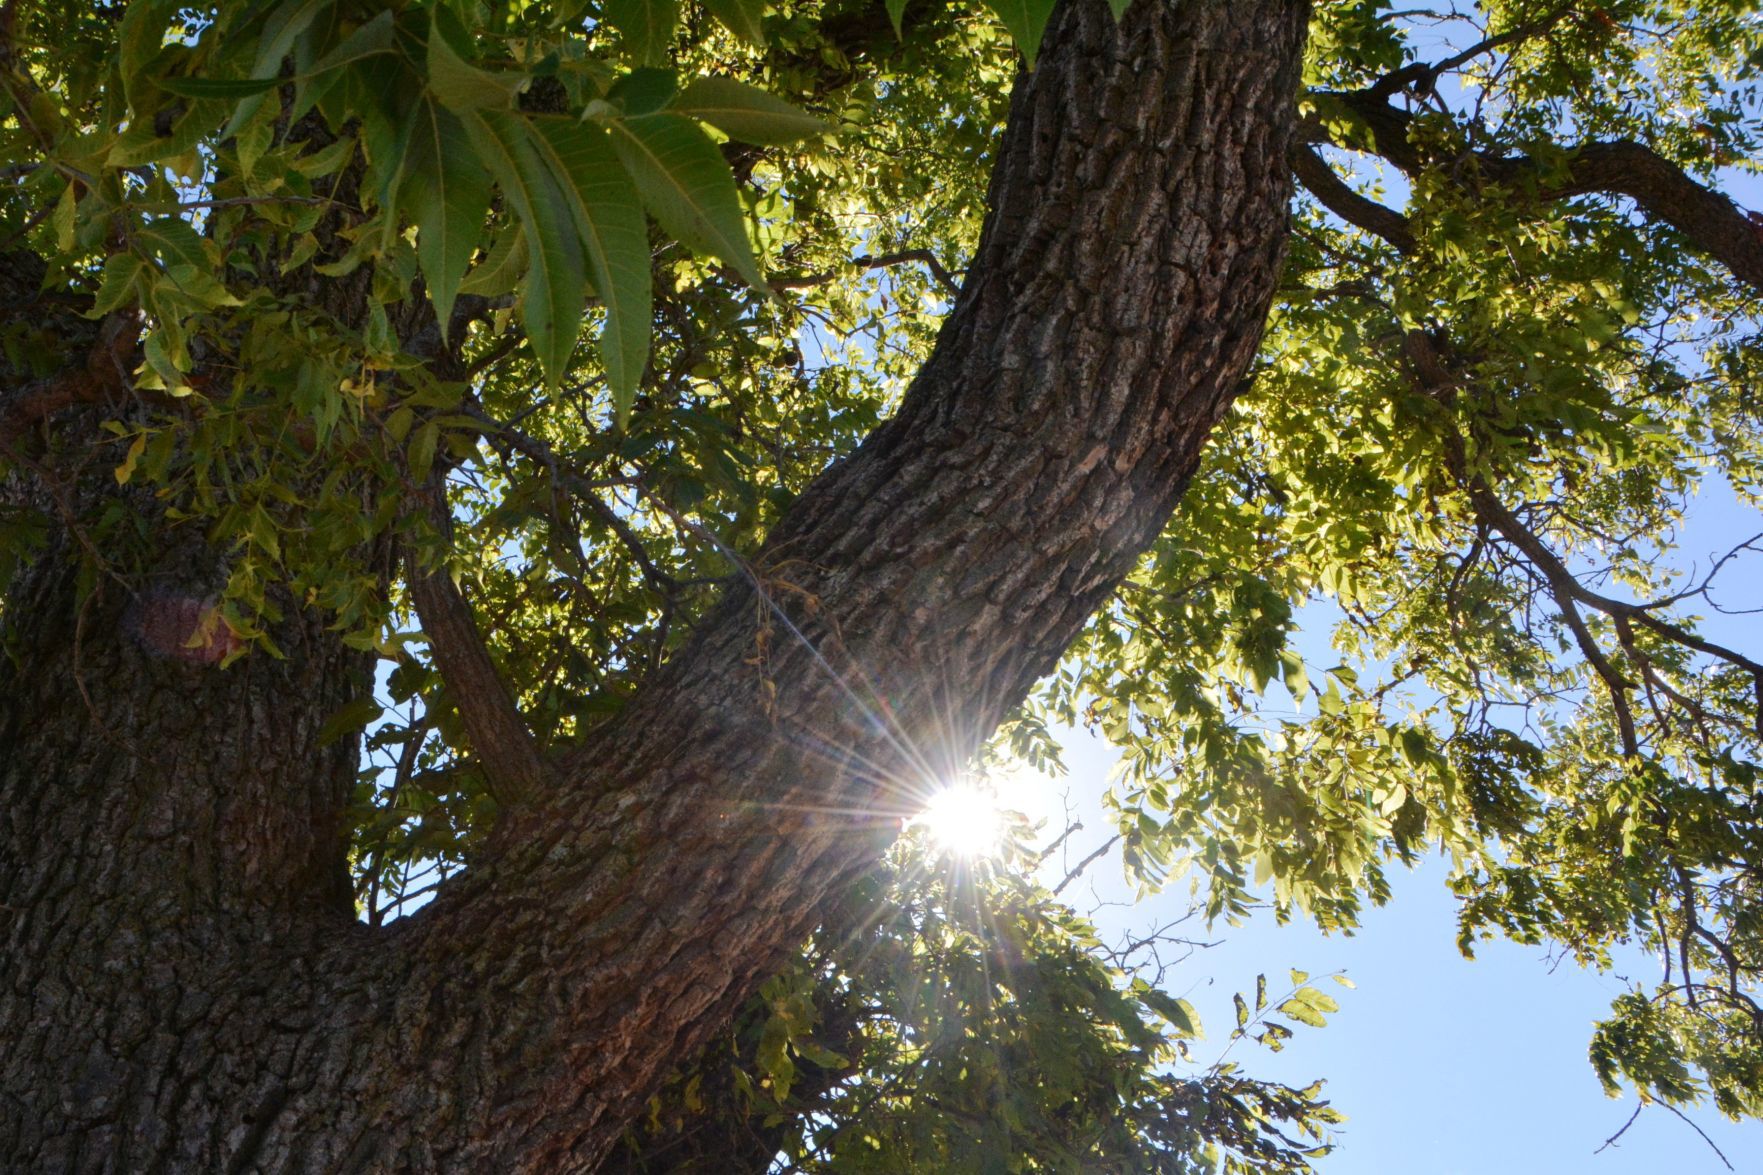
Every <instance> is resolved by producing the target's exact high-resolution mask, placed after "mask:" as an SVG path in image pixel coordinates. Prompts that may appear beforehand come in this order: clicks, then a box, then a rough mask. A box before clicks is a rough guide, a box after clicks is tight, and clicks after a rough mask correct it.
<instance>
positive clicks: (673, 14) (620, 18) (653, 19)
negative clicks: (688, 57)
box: [606, 0, 679, 65]
mask: <svg viewBox="0 0 1763 1175" xmlns="http://www.w3.org/2000/svg"><path fill="white" fill-rule="evenodd" d="M606 23H608V24H610V25H611V26H612V27H613V28H615V29H617V30H618V35H619V36H620V37H621V38H623V41H624V50H625V55H626V56H628V57H629V58H630V59H631V60H632V61H636V62H639V63H640V64H643V65H660V64H661V63H662V62H664V61H666V60H667V56H668V53H669V51H670V50H671V49H672V48H673V37H674V30H675V29H677V28H678V27H679V0H606Z"/></svg>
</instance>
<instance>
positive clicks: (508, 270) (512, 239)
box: [459, 224, 528, 298]
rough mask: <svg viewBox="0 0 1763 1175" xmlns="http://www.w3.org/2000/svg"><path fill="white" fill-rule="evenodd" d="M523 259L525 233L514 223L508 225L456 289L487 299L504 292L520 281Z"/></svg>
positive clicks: (525, 265) (524, 265)
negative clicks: (487, 252)
mask: <svg viewBox="0 0 1763 1175" xmlns="http://www.w3.org/2000/svg"><path fill="white" fill-rule="evenodd" d="M527 261H528V259H527V252H526V234H525V233H524V232H522V231H521V228H520V226H519V225H518V224H516V225H511V226H509V227H508V228H507V229H505V230H503V232H502V234H501V236H499V237H498V238H497V239H496V243H495V245H494V246H492V247H491V249H490V252H489V255H488V256H486V257H485V258H484V259H483V260H482V261H480V262H478V264H477V267H476V268H474V269H473V270H472V271H471V273H470V275H469V276H467V277H466V279H465V280H464V281H463V282H461V283H460V286H459V292H460V293H462V294H481V295H483V296H484V297H490V298H493V297H495V296H496V295H497V294H506V293H507V292H508V291H510V290H512V289H513V288H514V287H515V286H517V285H519V284H520V275H521V274H523V273H525V272H526V267H527Z"/></svg>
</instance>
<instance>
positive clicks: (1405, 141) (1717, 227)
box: [1306, 90, 1763, 290]
mask: <svg viewBox="0 0 1763 1175" xmlns="http://www.w3.org/2000/svg"><path fill="white" fill-rule="evenodd" d="M1317 97H1318V98H1321V99H1325V100H1331V101H1333V102H1336V103H1339V104H1340V105H1341V106H1342V107H1344V108H1345V109H1346V110H1347V111H1348V112H1350V113H1351V114H1352V115H1353V116H1354V117H1355V118H1357V119H1358V120H1359V121H1360V123H1361V124H1363V126H1364V127H1365V128H1366V129H1367V130H1368V131H1370V132H1371V136H1372V142H1373V150H1375V151H1376V153H1377V154H1378V155H1379V156H1381V157H1382V158H1384V159H1387V160H1388V161H1389V162H1391V163H1393V164H1394V165H1395V166H1397V167H1398V168H1400V169H1402V170H1403V171H1404V172H1407V173H1408V174H1409V175H1418V174H1419V173H1420V172H1422V171H1423V170H1426V169H1428V168H1432V167H1444V168H1447V169H1451V170H1453V172H1454V173H1455V174H1460V175H1476V176H1479V178H1480V179H1482V180H1484V181H1487V182H1491V183H1495V184H1498V185H1500V186H1501V187H1503V188H1508V189H1512V190H1515V191H1517V192H1519V193H1521V194H1526V195H1529V196H1532V197H1534V198H1535V199H1538V200H1545V201H1547V200H1560V199H1566V198H1568V197H1571V196H1583V195H1587V194H1590V193H1593V192H1603V193H1607V194H1610V195H1619V196H1627V197H1628V198H1630V199H1632V200H1633V201H1634V202H1635V203H1636V204H1638V205H1639V206H1640V208H1641V210H1642V211H1644V212H1645V213H1646V214H1647V215H1648V216H1650V217H1652V218H1653V219H1654V220H1657V221H1660V222H1662V223H1664V224H1668V225H1670V226H1671V227H1672V228H1675V229H1676V230H1677V231H1679V232H1681V233H1683V234H1684V236H1686V237H1688V238H1689V239H1690V241H1691V242H1692V243H1694V244H1695V246H1696V247H1697V248H1698V249H1700V250H1702V251H1703V252H1704V253H1706V254H1708V255H1709V256H1710V257H1713V258H1714V259H1715V260H1716V261H1719V262H1720V263H1721V264H1723V265H1725V266H1726V267H1727V268H1728V269H1730V270H1731V271H1732V273H1733V275H1734V276H1735V277H1737V278H1739V279H1740V280H1741V281H1744V282H1746V283H1748V284H1750V285H1751V286H1753V287H1755V288H1756V289H1758V290H1763V226H1760V225H1759V223H1758V222H1757V221H1754V220H1752V219H1751V218H1750V217H1749V216H1747V215H1746V213H1745V212H1744V210H1742V209H1741V208H1740V207H1739V206H1738V205H1737V204H1735V203H1733V201H1732V200H1730V199H1728V198H1727V197H1726V196H1724V195H1722V194H1721V193H1720V192H1717V191H1715V190H1713V189H1712V188H1709V187H1706V186H1704V185H1702V184H1700V183H1697V182H1696V181H1695V180H1694V179H1691V178H1690V176H1689V175H1688V174H1686V173H1685V172H1684V171H1683V170H1682V169H1681V168H1679V167H1678V166H1677V165H1676V164H1673V163H1672V162H1671V161H1670V160H1668V159H1666V158H1665V157H1664V156H1662V155H1660V154H1659V153H1658V152H1656V151H1653V150H1651V149H1650V148H1648V147H1645V146H1643V145H1641V144H1640V143H1636V142H1632V141H1630V140H1626V139H1618V140H1614V141H1610V142H1589V143H1582V144H1578V145H1576V146H1568V147H1566V148H1564V149H1563V151H1562V154H1561V157H1560V158H1559V160H1558V161H1543V160H1540V159H1537V158H1535V157H1533V156H1529V155H1497V154H1494V153H1492V152H1489V151H1468V152H1465V153H1464V154H1463V155H1461V156H1455V157H1451V158H1437V157H1434V156H1432V155H1430V154H1429V153H1428V152H1427V151H1426V150H1424V149H1423V148H1422V147H1421V146H1420V145H1418V144H1417V143H1416V142H1415V141H1414V140H1413V138H1412V137H1411V135H1410V133H1409V132H1410V128H1411V127H1412V125H1413V121H1414V119H1413V116H1412V115H1410V114H1409V113H1408V112H1406V111H1404V110H1400V109H1398V108H1396V107H1395V106H1392V105H1390V103H1389V102H1388V101H1386V100H1385V98H1384V96H1383V95H1381V94H1378V93H1375V92H1373V91H1367V90H1360V91H1351V92H1328V93H1321V94H1318V95H1317ZM1308 138H1309V139H1310V141H1312V142H1323V141H1327V135H1326V132H1325V131H1324V129H1323V126H1322V124H1321V122H1320V121H1315V122H1312V124H1311V125H1310V127H1309V129H1308ZM1341 145H1342V146H1348V147H1351V146H1353V145H1354V144H1350V143H1343V144H1341ZM1466 161H1467V162H1470V163H1473V164H1474V166H1473V168H1469V169H1464V168H1461V167H1454V166H1453V165H1457V164H1460V163H1462V162H1466ZM1306 186H1309V183H1308V181H1306ZM1312 190H1314V189H1312ZM1317 195H1318V198H1319V199H1321V198H1322V194H1321V193H1320V192H1319V193H1317ZM1355 223H1356V222H1355ZM1364 227H1369V226H1364ZM1372 231H1377V230H1375V229H1373V230H1372ZM1380 235H1382V234H1380Z"/></svg>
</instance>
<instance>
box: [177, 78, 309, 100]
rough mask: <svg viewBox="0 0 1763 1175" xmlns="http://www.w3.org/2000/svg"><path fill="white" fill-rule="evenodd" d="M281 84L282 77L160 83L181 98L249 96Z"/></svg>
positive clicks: (189, 79) (184, 80)
mask: <svg viewBox="0 0 1763 1175" xmlns="http://www.w3.org/2000/svg"><path fill="white" fill-rule="evenodd" d="M280 84H281V79H280V78H160V79H159V83H158V85H159V88H160V89H162V90H164V91H165V92H166V93H168V94H176V95H177V96H178V97H180V98H249V97H251V96H252V95H254V94H261V93H263V92H264V91H265V90H270V89H273V88H275V87H276V86H277V85H280Z"/></svg>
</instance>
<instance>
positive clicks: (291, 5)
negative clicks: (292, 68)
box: [251, 0, 332, 78]
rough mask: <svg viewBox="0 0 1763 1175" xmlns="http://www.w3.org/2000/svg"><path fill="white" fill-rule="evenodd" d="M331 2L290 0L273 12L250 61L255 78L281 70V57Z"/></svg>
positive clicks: (264, 25)
mask: <svg viewBox="0 0 1763 1175" xmlns="http://www.w3.org/2000/svg"><path fill="white" fill-rule="evenodd" d="M331 2H332V0H288V2H287V3H286V4H283V5H282V6H281V7H280V8H278V9H276V10H275V11H274V12H273V13H271V14H270V16H269V19H268V20H266V21H265V22H264V24H263V34H262V36H261V37H260V38H259V39H258V42H257V57H256V59H255V60H254V61H253V62H252V63H251V76H252V77H254V78H273V77H275V76H276V74H278V73H280V72H281V68H282V58H284V57H286V56H287V55H288V51H289V50H291V49H292V48H293V47H294V42H295V41H297V40H299V39H300V34H301V33H303V32H305V31H306V27H307V26H308V25H310V24H311V23H312V22H313V20H314V18H316V17H317V16H318V14H319V13H320V12H322V11H324V9H325V8H326V7H327V6H328V5H329V4H330V3H331Z"/></svg>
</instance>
